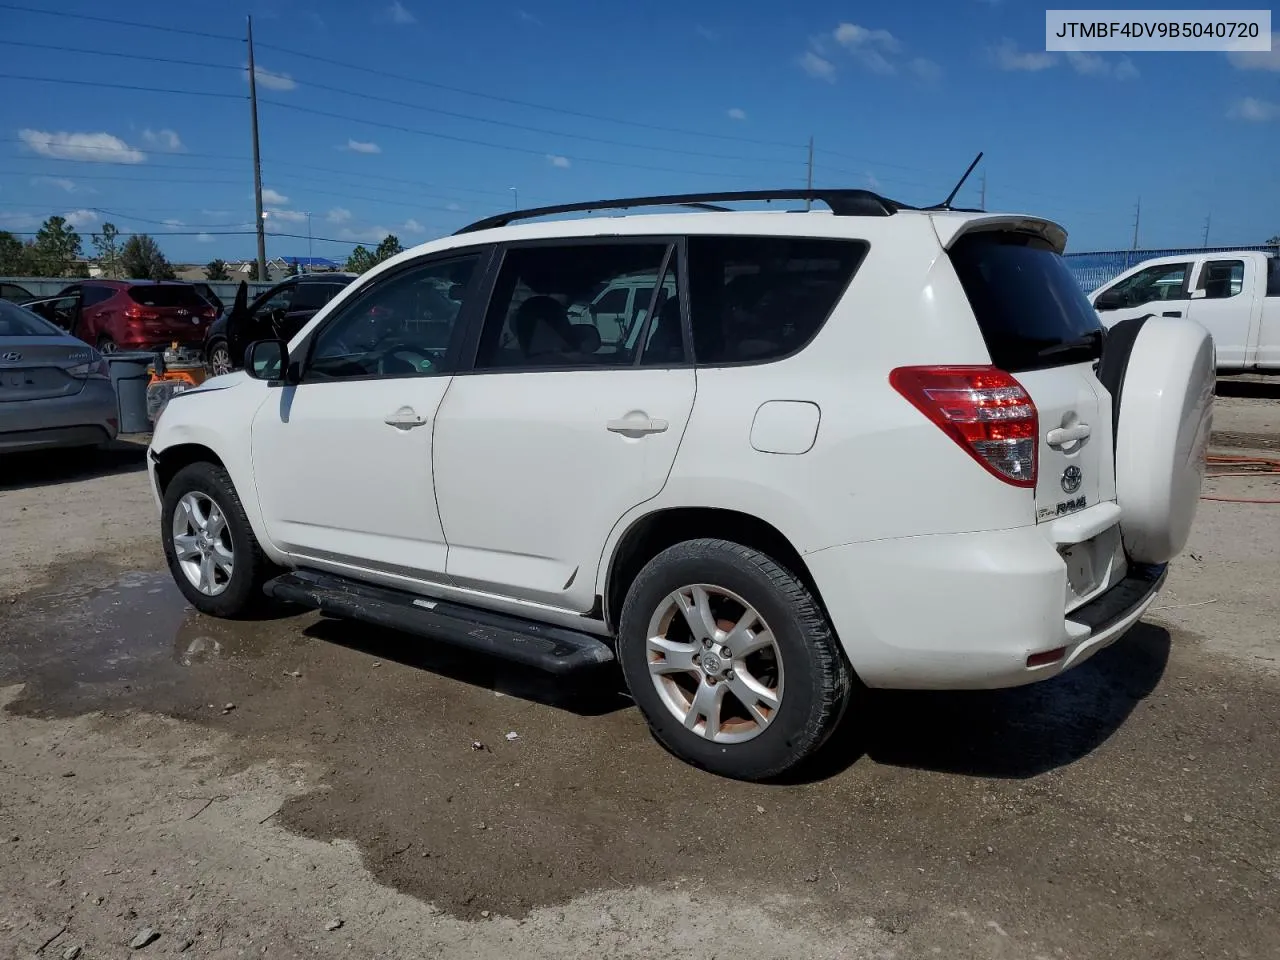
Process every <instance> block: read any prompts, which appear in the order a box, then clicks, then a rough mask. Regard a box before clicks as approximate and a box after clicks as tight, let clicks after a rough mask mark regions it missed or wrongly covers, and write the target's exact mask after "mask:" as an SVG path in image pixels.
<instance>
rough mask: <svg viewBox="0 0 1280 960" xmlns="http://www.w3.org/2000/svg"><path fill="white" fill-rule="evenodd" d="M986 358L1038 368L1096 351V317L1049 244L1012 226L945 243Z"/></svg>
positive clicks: (1013, 368)
mask: <svg viewBox="0 0 1280 960" xmlns="http://www.w3.org/2000/svg"><path fill="white" fill-rule="evenodd" d="M951 263H952V264H953V265H954V266H955V270H956V273H957V274H958V275H959V277H960V283H961V285H962V286H963V287H964V292H965V295H966V296H967V297H968V298H969V305H970V306H971V307H972V308H973V313H974V316H975V317H976V318H977V321H978V326H979V327H980V328H981V330H982V337H983V339H984V340H985V341H986V343H987V351H988V352H989V353H990V354H991V362H992V363H994V364H995V365H996V366H997V367H999V368H1000V369H1002V370H1007V371H1009V372H1011V373H1016V372H1017V371H1019V370H1038V369H1042V368H1045V367H1055V366H1064V365H1067V364H1072V363H1080V362H1082V361H1084V360H1089V359H1096V358H1097V357H1099V356H1101V353H1102V325H1101V323H1099V321H1098V315H1097V314H1096V313H1095V312H1094V310H1093V306H1092V305H1091V304H1090V303H1089V300H1088V298H1087V297H1085V295H1084V292H1083V291H1082V290H1081V289H1080V287H1079V285H1078V284H1077V283H1076V282H1075V280H1074V279H1072V277H1071V273H1070V272H1069V271H1068V270H1067V267H1066V264H1065V263H1063V262H1062V258H1061V257H1060V256H1058V254H1057V253H1056V252H1055V251H1054V249H1053V247H1052V246H1051V245H1050V244H1049V243H1048V242H1047V241H1045V240H1043V239H1041V238H1040V237H1033V236H1030V235H1026V234H1018V233H974V234H970V235H969V236H965V237H961V238H960V240H959V241H957V242H956V244H955V246H953V247H952V248H951Z"/></svg>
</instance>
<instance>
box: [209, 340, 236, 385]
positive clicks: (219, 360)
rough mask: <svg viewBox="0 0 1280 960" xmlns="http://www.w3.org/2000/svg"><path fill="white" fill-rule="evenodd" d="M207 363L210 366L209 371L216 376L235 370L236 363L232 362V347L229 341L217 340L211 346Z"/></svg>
mask: <svg viewBox="0 0 1280 960" xmlns="http://www.w3.org/2000/svg"><path fill="white" fill-rule="evenodd" d="M205 363H206V364H207V365H208V367H209V372H210V373H211V374H213V375H214V376H215V377H217V376H221V375H222V374H224V373H230V372H231V371H232V370H234V369H235V365H234V364H233V363H232V362H231V348H230V347H229V346H228V345H227V341H225V340H215V341H214V342H213V344H212V346H210V347H209V354H208V357H207V358H206V359H205Z"/></svg>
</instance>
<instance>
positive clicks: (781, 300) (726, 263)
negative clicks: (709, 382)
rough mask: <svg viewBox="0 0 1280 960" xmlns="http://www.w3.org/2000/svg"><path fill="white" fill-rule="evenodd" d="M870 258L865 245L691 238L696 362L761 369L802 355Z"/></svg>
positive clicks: (691, 305)
mask: <svg viewBox="0 0 1280 960" xmlns="http://www.w3.org/2000/svg"><path fill="white" fill-rule="evenodd" d="M866 251H867V245H866V243H864V242H862V241H858V240H815V239H807V238H805V239H801V238H791V237H690V238H689V313H690V323H691V326H692V328H693V355H694V360H695V362H697V363H699V364H704V365H705V364H711V365H715V364H727V363H742V362H756V363H761V362H764V361H768V360H776V359H778V358H779V357H783V356H786V355H787V354H790V353H794V352H796V351H797V350H799V349H800V348H801V347H803V346H805V345H806V344H807V343H808V342H809V341H810V340H812V339H813V337H814V336H815V335H816V334H817V332H818V329H819V328H820V327H821V326H822V325H823V323H825V322H826V319H827V317H828V316H829V315H830V314H831V311H832V310H833V309H835V305H836V302H837V301H838V300H839V299H840V296H841V295H842V294H843V293H844V290H845V288H846V287H847V286H848V285H849V281H850V280H851V279H852V278H853V275H854V273H855V271H856V270H857V269H858V265H859V264H860V263H861V262H862V258H863V257H864V256H865V255H866Z"/></svg>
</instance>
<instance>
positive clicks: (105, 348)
mask: <svg viewBox="0 0 1280 960" xmlns="http://www.w3.org/2000/svg"><path fill="white" fill-rule="evenodd" d="M117 349H118V348H117V347H116V342H115V341H114V340H112V339H111V338H110V337H103V338H102V339H101V340H99V341H98V352H99V353H102V354H107V353H115V352H116V350H117Z"/></svg>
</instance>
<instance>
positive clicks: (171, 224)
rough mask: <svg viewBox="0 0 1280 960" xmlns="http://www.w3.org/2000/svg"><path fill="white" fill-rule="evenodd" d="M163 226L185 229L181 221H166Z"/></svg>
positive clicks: (171, 219)
mask: <svg viewBox="0 0 1280 960" xmlns="http://www.w3.org/2000/svg"><path fill="white" fill-rule="evenodd" d="M164 225H165V226H166V227H185V226H186V224H185V223H183V222H182V221H181V220H174V219H173V218H170V219H168V220H166V221H165V222H164Z"/></svg>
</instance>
